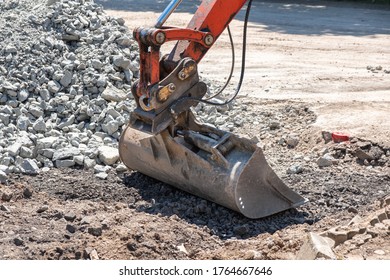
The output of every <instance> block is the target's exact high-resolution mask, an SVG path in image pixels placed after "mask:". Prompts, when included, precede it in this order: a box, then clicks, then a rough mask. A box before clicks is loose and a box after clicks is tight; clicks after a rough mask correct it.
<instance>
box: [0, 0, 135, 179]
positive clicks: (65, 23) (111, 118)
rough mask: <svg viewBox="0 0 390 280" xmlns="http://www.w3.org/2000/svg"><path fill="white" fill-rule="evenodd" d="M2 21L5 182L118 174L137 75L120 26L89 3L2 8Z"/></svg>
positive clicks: (0, 160) (0, 156) (0, 159)
mask: <svg viewBox="0 0 390 280" xmlns="http://www.w3.org/2000/svg"><path fill="white" fill-rule="evenodd" d="M0 13H1V17H0V180H1V181H2V182H4V181H5V180H6V178H7V174H8V173H11V172H23V173H28V174H36V173H38V172H39V169H40V168H46V169H47V168H51V167H54V166H55V167H67V166H73V165H76V164H77V165H81V166H84V167H86V168H93V167H95V169H96V170H97V172H100V173H102V172H103V173H104V172H106V171H107V170H108V169H109V168H107V166H114V167H115V166H117V165H118V159H119V155H118V152H117V143H118V139H119V137H120V133H121V128H122V126H123V125H124V124H125V123H126V122H127V120H128V118H129V113H130V112H131V111H132V110H133V106H134V101H133V100H131V99H130V97H131V96H130V95H131V94H130V87H131V82H132V80H133V78H137V77H138V75H139V73H138V68H139V66H138V61H137V59H138V53H137V46H136V43H135V42H134V41H133V40H132V38H131V35H130V33H129V31H128V30H127V28H126V27H125V26H124V21H123V19H120V18H113V17H110V16H107V15H105V14H104V12H103V10H102V8H101V6H98V5H96V4H94V3H93V1H84V0H74V1H66V0H64V1H47V0H34V1H30V0H21V1H16V0H14V1H4V2H0ZM95 165H97V166H95ZM104 165H106V166H105V167H104ZM122 168H123V166H122ZM101 177H104V174H103V176H101Z"/></svg>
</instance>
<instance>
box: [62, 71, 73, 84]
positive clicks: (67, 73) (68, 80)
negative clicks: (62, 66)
mask: <svg viewBox="0 0 390 280" xmlns="http://www.w3.org/2000/svg"><path fill="white" fill-rule="evenodd" d="M72 78H73V73H72V72H70V71H68V70H65V72H64V76H62V78H61V80H60V84H61V85H62V86H64V87H67V86H69V85H70V84H71V82H72Z"/></svg>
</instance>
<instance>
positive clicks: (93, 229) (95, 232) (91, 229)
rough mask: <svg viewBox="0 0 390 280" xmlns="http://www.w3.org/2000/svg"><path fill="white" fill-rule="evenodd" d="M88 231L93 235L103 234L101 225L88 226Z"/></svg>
mask: <svg viewBox="0 0 390 280" xmlns="http://www.w3.org/2000/svg"><path fill="white" fill-rule="evenodd" d="M88 233H89V234H91V235H93V236H96V237H98V236H101V235H102V233H103V229H102V228H101V227H89V228H88Z"/></svg>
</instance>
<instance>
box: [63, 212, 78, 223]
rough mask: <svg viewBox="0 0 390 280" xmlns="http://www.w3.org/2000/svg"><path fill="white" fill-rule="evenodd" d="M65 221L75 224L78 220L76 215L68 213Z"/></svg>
mask: <svg viewBox="0 0 390 280" xmlns="http://www.w3.org/2000/svg"><path fill="white" fill-rule="evenodd" d="M64 219H65V220H67V221H68V222H73V221H74V220H75V219H76V214H75V213H73V212H68V213H66V214H65V215H64Z"/></svg>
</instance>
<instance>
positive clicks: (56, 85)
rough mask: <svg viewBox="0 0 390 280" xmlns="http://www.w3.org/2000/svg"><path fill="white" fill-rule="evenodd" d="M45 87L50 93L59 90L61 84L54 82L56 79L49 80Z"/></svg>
mask: <svg viewBox="0 0 390 280" xmlns="http://www.w3.org/2000/svg"><path fill="white" fill-rule="evenodd" d="M47 89H48V90H49V91H50V92H51V93H57V92H59V91H60V89H61V85H60V84H59V83H58V82H56V81H50V82H49V83H48V84H47Z"/></svg>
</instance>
